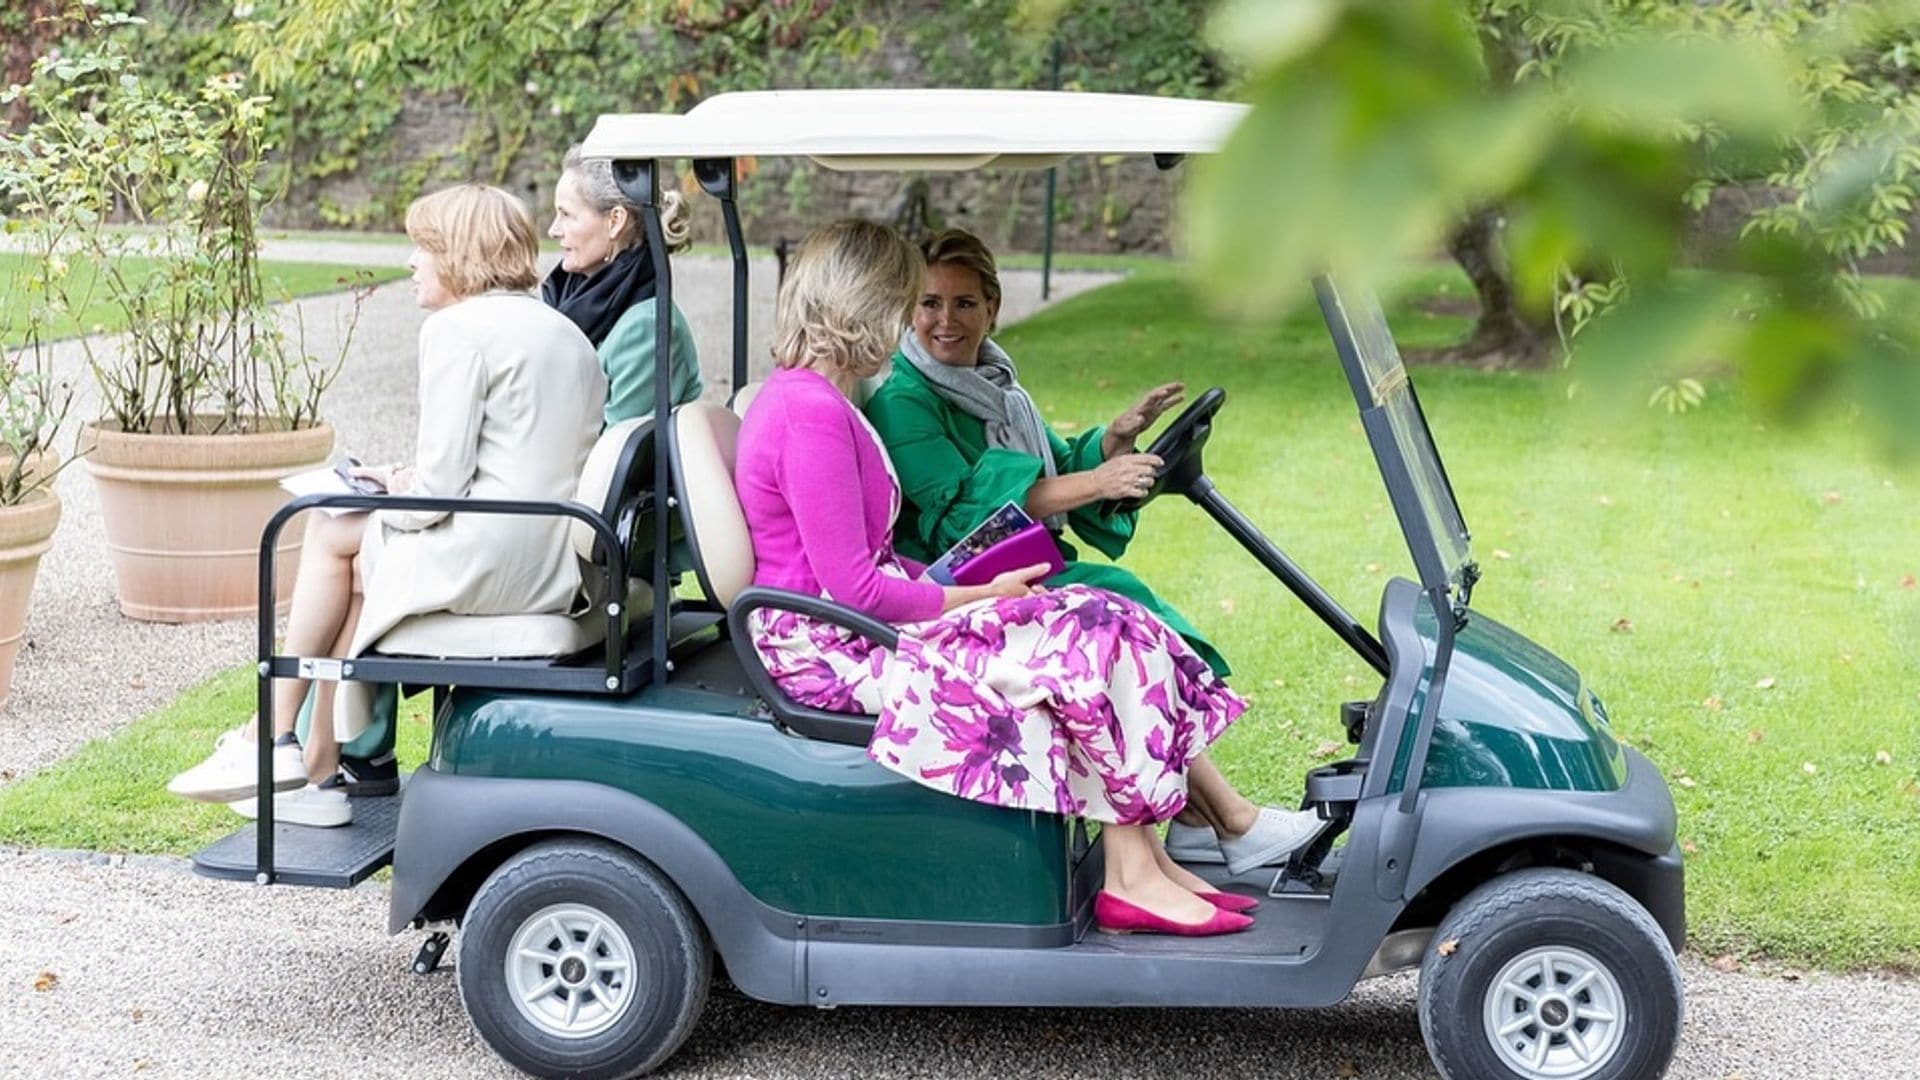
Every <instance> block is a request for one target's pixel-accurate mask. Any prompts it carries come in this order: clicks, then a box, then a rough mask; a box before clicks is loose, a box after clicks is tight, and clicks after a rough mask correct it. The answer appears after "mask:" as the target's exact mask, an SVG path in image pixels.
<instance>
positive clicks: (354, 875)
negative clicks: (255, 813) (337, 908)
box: [193, 789, 404, 889]
mask: <svg viewBox="0 0 1920 1080" xmlns="http://www.w3.org/2000/svg"><path fill="white" fill-rule="evenodd" d="M403 790H404V789H403ZM400 798H401V796H399V795H381V796H361V797H357V798H353V799H350V800H349V802H350V804H351V805H352V807H353V821H352V822H351V823H350V824H346V825H342V826H340V827H339V828H337V829H316V828H312V827H310V826H306V825H283V824H280V823H279V822H275V823H274V826H273V864H274V865H273V877H274V880H275V881H276V882H278V883H280V884H282V885H305V886H309V887H312V888H319V889H351V888H353V887H354V886H355V885H358V884H360V883H361V882H362V881H365V880H366V879H367V878H368V877H370V876H372V874H373V873H374V872H375V871H377V870H379V869H380V868H381V867H383V866H385V865H387V864H388V863H390V862H392V861H393V834H394V830H395V829H396V828H397V827H398V826H399V824H400ZM258 827H259V826H258V825H248V826H246V827H245V828H242V829H240V830H238V831H236V832H234V833H232V834H230V835H228V836H226V837H223V838H222V839H219V840H216V841H214V842H213V843H211V844H208V845H207V846H206V847H205V848H202V849H201V850H200V852H199V853H198V854H196V855H194V857H193V869H194V872H195V873H198V874H202V875H204V876H206V877H211V878H223V879H226V880H229V881H252V880H253V879H254V871H255V860H256V859H257V857H258V855H259V850H258V847H257V840H256V836H257V834H256V832H255V830H256V829H257V828H258Z"/></svg>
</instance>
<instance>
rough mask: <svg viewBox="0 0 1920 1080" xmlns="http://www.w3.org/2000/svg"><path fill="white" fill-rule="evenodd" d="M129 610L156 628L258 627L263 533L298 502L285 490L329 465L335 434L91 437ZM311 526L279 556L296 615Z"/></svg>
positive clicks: (101, 429)
mask: <svg viewBox="0 0 1920 1080" xmlns="http://www.w3.org/2000/svg"><path fill="white" fill-rule="evenodd" d="M81 444H82V445H83V446H84V447H86V448H87V450H86V454H87V456H86V464H87V472H88V473H90V474H92V476H93V479H94V483H95V485H97V486H98V488H99V490H100V516H101V520H102V522H103V524H104V525H105V527H106V533H107V548H108V550H110V551H111V552H112V553H113V573H114V579H115V582H116V584H117V587H118V591H119V595H120V611H121V612H122V613H123V614H125V615H127V616H129V617H131V618H135V619H145V620H148V621H150V622H169V623H180V622H202V621H205V620H208V619H231V618H242V617H247V616H251V615H252V614H253V613H254V611H255V610H256V605H257V603H258V595H259V586H258V581H259V565H258V564H259V555H260V531H261V530H262V529H263V528H265V527H266V524H267V519H268V518H270V517H272V516H273V513H274V511H276V510H278V509H279V508H280V506H281V505H282V504H283V503H285V502H286V501H287V498H288V496H287V493H286V492H285V491H283V490H281V488H280V481H281V479H283V478H285V477H288V476H291V475H293V474H294V473H298V472H304V471H306V470H308V469H312V468H315V467H318V466H320V465H323V464H325V463H326V460H327V454H328V453H329V452H331V451H332V449H333V428H331V427H329V426H327V425H325V424H321V425H318V426H316V427H311V428H300V429H298V430H294V431H267V432H261V433H258V434H250V435H199V434H194V435H181V434H177V433H167V434H153V435H130V434H127V433H126V432H123V431H120V430H118V429H117V428H114V427H111V426H110V425H108V424H107V423H105V422H102V423H95V424H87V425H85V426H84V427H83V428H82V429H81ZM303 531H304V530H303V528H302V524H301V523H300V522H297V521H296V522H292V523H290V524H289V525H288V526H287V528H286V529H284V530H283V531H282V532H281V533H280V541H279V543H278V545H276V549H275V550H276V552H277V568H276V575H277V576H276V577H275V580H274V592H275V594H276V595H275V597H274V601H275V604H276V606H277V607H279V608H282V609H284V608H285V606H286V603H287V598H288V597H289V596H290V595H292V593H293V577H294V568H295V567H296V566H298V565H299V554H300V537H301V534H302V532H303Z"/></svg>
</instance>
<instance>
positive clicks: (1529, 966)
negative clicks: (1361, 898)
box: [1420, 869, 1682, 1080]
mask: <svg viewBox="0 0 1920 1080" xmlns="http://www.w3.org/2000/svg"><path fill="white" fill-rule="evenodd" d="M1681 1009H1682V999H1681V990H1680V968H1679V965H1678V964H1677V963H1676V962H1675V961H1674V957H1673V950H1672V949H1671V948H1670V947H1669V946H1668V944H1667V939H1666V935H1665V934H1663V933H1662V932H1661V930H1660V927H1659V925H1658V924H1656V923H1655V922H1654V921H1653V917H1652V916H1651V915H1648V914H1647V912H1646V909H1645V908H1642V907H1641V906H1640V905H1639V904H1638V903H1636V902H1635V901H1634V899H1633V898H1632V897H1630V896H1628V895H1627V894H1626V893H1624V892H1622V891H1621V890H1620V889H1618V888H1616V887H1615V886H1613V885H1612V884H1610V883H1608V882H1606V881H1603V880H1601V879H1600V878H1597V877H1594V876H1593V875H1591V874H1582V873H1578V872H1576V871H1572V870H1546V869H1537V870H1520V871H1515V872H1513V873H1510V874H1505V875H1502V876H1501V877H1498V878H1495V879H1494V880H1492V881H1490V882H1488V883H1486V884H1485V885H1482V886H1481V887H1480V888H1478V889H1476V890H1474V891H1473V892H1472V893H1470V894H1468V895H1467V897H1466V898H1465V899H1463V900H1462V901H1460V903H1459V904H1457V905H1456V906H1455V907H1454V909H1453V910H1452V911H1451V912H1449V913H1448V915H1447V918H1446V920H1445V921H1443V922H1442V923H1441V924H1440V929H1439V930H1438V931H1437V932H1435V934H1434V936H1433V942H1432V944H1431V945H1429V946H1428V951H1427V957H1426V960H1425V961H1424V962H1423V963H1422V964H1421V965H1420V1032H1421V1034H1422V1035H1424V1036H1425V1037H1426V1041H1427V1050H1428V1052H1429V1053H1431V1054H1432V1055H1433V1063H1434V1065H1435V1066H1436V1067H1438V1068H1439V1070H1440V1073H1441V1075H1442V1076H1445V1077H1448V1078H1449V1080H1468V1078H1473V1080H1491V1078H1496V1077H1497V1078H1507V1077H1518V1078H1522V1080H1638V1078H1640V1077H1655V1076H1659V1075H1661V1074H1662V1073H1664V1072H1665V1071H1666V1069H1667V1064H1668V1062H1670V1061H1671V1060H1672V1059H1673V1051H1674V1048H1675V1046H1676V1045H1677V1044H1678V1043H1679V1040H1680V1020H1681Z"/></svg>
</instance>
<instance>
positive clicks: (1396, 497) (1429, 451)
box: [1314, 277, 1479, 606]
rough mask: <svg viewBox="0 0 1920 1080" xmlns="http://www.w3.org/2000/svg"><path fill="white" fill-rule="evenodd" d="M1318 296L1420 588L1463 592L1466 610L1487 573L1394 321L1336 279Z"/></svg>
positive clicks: (1317, 285) (1317, 284)
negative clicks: (1476, 585)
mask: <svg viewBox="0 0 1920 1080" xmlns="http://www.w3.org/2000/svg"><path fill="white" fill-rule="evenodd" d="M1314 291H1315V293H1317V294H1318V296H1319V298H1320V311H1321V314H1322V315H1323V316H1325V318H1326V321H1327V330H1328V331H1329V332H1330V333H1331V334H1332V335H1333V342H1334V347H1335V348H1336V349H1337V350H1338V351H1339V353H1340V362H1341V363H1342V364H1343V365H1344V366H1345V367H1346V369H1347V381H1348V382H1349V383H1350V384H1351V385H1352V387H1353V396H1354V400H1355V401H1356V402H1357V403H1358V404H1359V406H1360V419H1361V421H1362V422H1363V423H1364V424H1365V426H1366V431H1367V438H1368V441H1369V442H1371V443H1372V444H1373V454H1374V457H1375V458H1376V459H1378V461H1379V463H1380V474H1381V476H1382V477H1383V478H1384V479H1385V480H1386V482H1387V491H1388V494H1389V495H1390V496H1391V497H1392V499H1393V508H1394V512H1395V513H1396V514H1397V515H1398V516H1399V518H1400V529H1401V532H1403V533H1404V534H1405V535H1406V538H1407V547H1408V549H1409V550H1410V551H1411V552H1412V554H1413V563H1414V566H1415V568H1416V569H1418V570H1419V572H1420V583H1421V584H1422V585H1424V586H1425V587H1427V588H1428V589H1439V588H1445V589H1450V590H1458V593H1457V596H1456V600H1457V601H1458V602H1459V603H1460V604H1461V605H1463V606H1464V605H1465V604H1466V603H1467V601H1468V599H1469V597H1470V594H1471V593H1472V591H1473V583H1474V581H1475V580H1476V579H1477V578H1478V577H1479V569H1478V567H1477V566H1476V565H1475V564H1474V562H1473V552H1472V549H1471V548H1470V547H1469V545H1468V539H1469V537H1468V534H1467V526H1466V522H1465V521H1463V520H1462V519H1461V517H1460V504H1459V503H1458V502H1457V501H1456V500H1455V499H1454V497H1453V485H1452V484H1450V483H1448V481H1447V472H1446V469H1445V467H1443V466H1442V465H1441V464H1440V454H1439V452H1438V451H1437V450H1436V449H1435V448H1434V445H1433V432H1432V431H1431V430H1430V429H1429V428H1428V427H1427V418H1426V414H1425V413H1424V412H1423V411H1422V410H1421V408H1420V399H1419V397H1418V396H1417V395H1416V394H1415V393H1414V390H1413V381H1412V380H1411V379H1409V378H1408V377H1407V369H1406V365H1404V364H1403V363H1401V361H1400V350H1399V348H1398V347H1397V346H1395V345H1394V343H1393V334H1392V332H1391V331H1389V330H1388V329H1387V316H1386V313H1385V312H1384V311H1382V310H1381V309H1380V301H1379V300H1378V299H1377V298H1375V297H1374V295H1373V294H1372V293H1371V292H1369V291H1366V290H1361V289H1344V290H1343V289H1342V288H1340V287H1339V286H1337V285H1335V284H1334V281H1333V279H1332V278H1330V277H1320V278H1317V279H1315V281H1314Z"/></svg>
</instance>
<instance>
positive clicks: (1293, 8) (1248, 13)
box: [1207, 0, 1343, 69]
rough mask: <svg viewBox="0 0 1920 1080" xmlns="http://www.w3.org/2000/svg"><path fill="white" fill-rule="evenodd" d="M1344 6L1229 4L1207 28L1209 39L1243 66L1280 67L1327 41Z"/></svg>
mask: <svg viewBox="0 0 1920 1080" xmlns="http://www.w3.org/2000/svg"><path fill="white" fill-rule="evenodd" d="M1342 6H1343V5H1342V4H1340V3H1338V2H1336V0H1229V2H1228V3H1226V4H1224V5H1222V6H1221V7H1220V8H1219V9H1218V10H1217V11H1216V12H1215V13H1214V16H1213V18H1212V20H1211V21H1209V23H1208V24H1207V37H1208V39H1209V40H1210V41H1212V42H1213V44H1214V46H1215V47H1216V48H1218V49H1219V50H1220V51H1221V52H1223V53H1226V54H1227V55H1229V56H1232V57H1234V58H1235V59H1237V60H1239V61H1240V62H1242V63H1245V64H1248V65H1250V66H1253V67H1257V68H1263V69H1264V68H1271V67H1277V66H1279V65H1281V64H1284V63H1286V62H1288V61H1290V60H1292V59H1294V58H1295V57H1297V56H1300V55H1302V54H1304V53H1306V52H1308V51H1310V50H1312V49H1313V48H1314V47H1316V46H1318V45H1319V44H1320V43H1321V42H1323V41H1325V40H1326V38H1327V35H1328V34H1329V33H1330V32H1331V31H1332V30H1333V27H1334V24H1335V22H1336V20H1337V19H1338V18H1339V15H1340V9H1341V7H1342Z"/></svg>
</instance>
